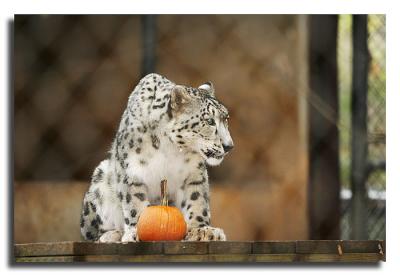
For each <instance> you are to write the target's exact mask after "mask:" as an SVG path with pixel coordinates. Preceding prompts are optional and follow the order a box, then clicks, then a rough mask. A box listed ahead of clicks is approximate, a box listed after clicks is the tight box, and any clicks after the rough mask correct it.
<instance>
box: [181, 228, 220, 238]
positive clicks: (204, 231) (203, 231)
mask: <svg viewBox="0 0 400 276" xmlns="http://www.w3.org/2000/svg"><path fill="white" fill-rule="evenodd" d="M185 240H187V241H226V236H225V233H224V230H222V229H221V228H215V227H211V226H205V227H200V228H191V229H189V231H188V232H187V234H186V236H185Z"/></svg>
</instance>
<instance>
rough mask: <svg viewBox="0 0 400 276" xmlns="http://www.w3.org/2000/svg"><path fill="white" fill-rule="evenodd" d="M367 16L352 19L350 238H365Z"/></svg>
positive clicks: (366, 207) (366, 206) (366, 230)
mask: <svg viewBox="0 0 400 276" xmlns="http://www.w3.org/2000/svg"><path fill="white" fill-rule="evenodd" d="M367 19H368V18H367V15H354V16H353V83H352V97H351V127H352V133H351V189H352V200H351V203H352V204H351V206H352V208H351V209H352V212H351V223H352V233H351V238H352V239H359V240H365V239H367V237H368V235H367V234H368V229H367V209H368V199H367V190H366V186H365V184H366V179H367V177H366V176H367V158H368V144H367V91H368V68H369V53H368V45H367V39H368V31H367Z"/></svg>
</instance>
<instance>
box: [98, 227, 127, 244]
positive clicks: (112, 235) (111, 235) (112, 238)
mask: <svg viewBox="0 0 400 276" xmlns="http://www.w3.org/2000/svg"><path fill="white" fill-rule="evenodd" d="M121 236H122V233H121V231H118V230H111V231H107V232H105V233H104V234H103V235H101V237H100V239H99V242H101V243H113V242H120V241H121Z"/></svg>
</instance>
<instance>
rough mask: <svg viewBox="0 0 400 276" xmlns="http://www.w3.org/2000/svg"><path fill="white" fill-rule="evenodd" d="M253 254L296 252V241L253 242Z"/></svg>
mask: <svg viewBox="0 0 400 276" xmlns="http://www.w3.org/2000/svg"><path fill="white" fill-rule="evenodd" d="M252 247H253V248H252V253H253V254H289V253H296V242H290V241H287V242H286V241H284V242H281V241H268V242H253V244H252Z"/></svg>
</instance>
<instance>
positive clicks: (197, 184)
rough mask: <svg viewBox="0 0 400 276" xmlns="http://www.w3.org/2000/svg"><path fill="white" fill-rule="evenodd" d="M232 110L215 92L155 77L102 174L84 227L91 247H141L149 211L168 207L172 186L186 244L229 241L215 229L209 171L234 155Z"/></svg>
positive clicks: (145, 82)
mask: <svg viewBox="0 0 400 276" xmlns="http://www.w3.org/2000/svg"><path fill="white" fill-rule="evenodd" d="M228 118H229V114H228V110H227V108H226V107H225V106H224V105H223V104H222V103H221V102H220V101H218V100H217V99H216V98H215V89H214V85H213V84H212V83H211V82H206V83H204V84H202V85H200V86H199V87H198V88H194V87H190V86H186V85H178V84H175V83H174V82H172V81H170V80H168V79H167V78H166V77H164V76H161V75H158V74H155V73H152V74H149V75H146V76H145V77H144V78H142V79H141V80H140V81H139V83H138V85H137V86H136V87H135V89H134V90H133V92H132V93H131V94H130V96H129V99H128V104H127V107H126V109H125V111H124V112H123V115H122V118H121V121H120V124H119V128H118V131H117V133H116V135H115V138H114V140H113V142H112V145H111V149H110V150H109V152H108V157H107V158H106V159H105V160H104V161H102V162H101V163H100V164H99V165H98V166H97V167H96V168H95V170H94V172H93V174H92V177H91V184H90V187H89V189H88V191H87V192H86V193H85V195H84V199H83V204H82V212H81V219H80V227H81V234H82V236H83V238H84V239H85V240H88V241H97V242H123V243H125V242H135V241H139V240H140V237H139V236H138V234H137V228H136V227H137V223H138V219H139V217H140V215H141V213H142V212H143V210H144V209H145V208H147V207H148V206H150V205H159V204H160V182H161V181H162V180H164V179H166V180H167V182H168V186H167V192H168V196H169V200H170V201H169V204H170V205H173V206H176V207H177V208H179V209H180V210H181V212H182V214H183V216H184V219H185V221H186V223H187V232H186V235H185V238H184V240H187V241H212V240H222V241H223V240H226V236H225V233H224V231H223V230H222V229H220V228H217V227H213V226H211V225H210V223H211V221H210V219H211V214H210V205H209V203H210V202H209V201H210V199H209V198H210V196H209V192H210V190H209V182H208V173H207V168H208V167H209V166H217V165H219V164H220V163H221V162H222V160H223V159H224V157H225V156H226V155H227V153H228V152H229V151H230V150H231V149H232V148H233V140H232V138H231V135H230V132H229V130H228Z"/></svg>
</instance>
